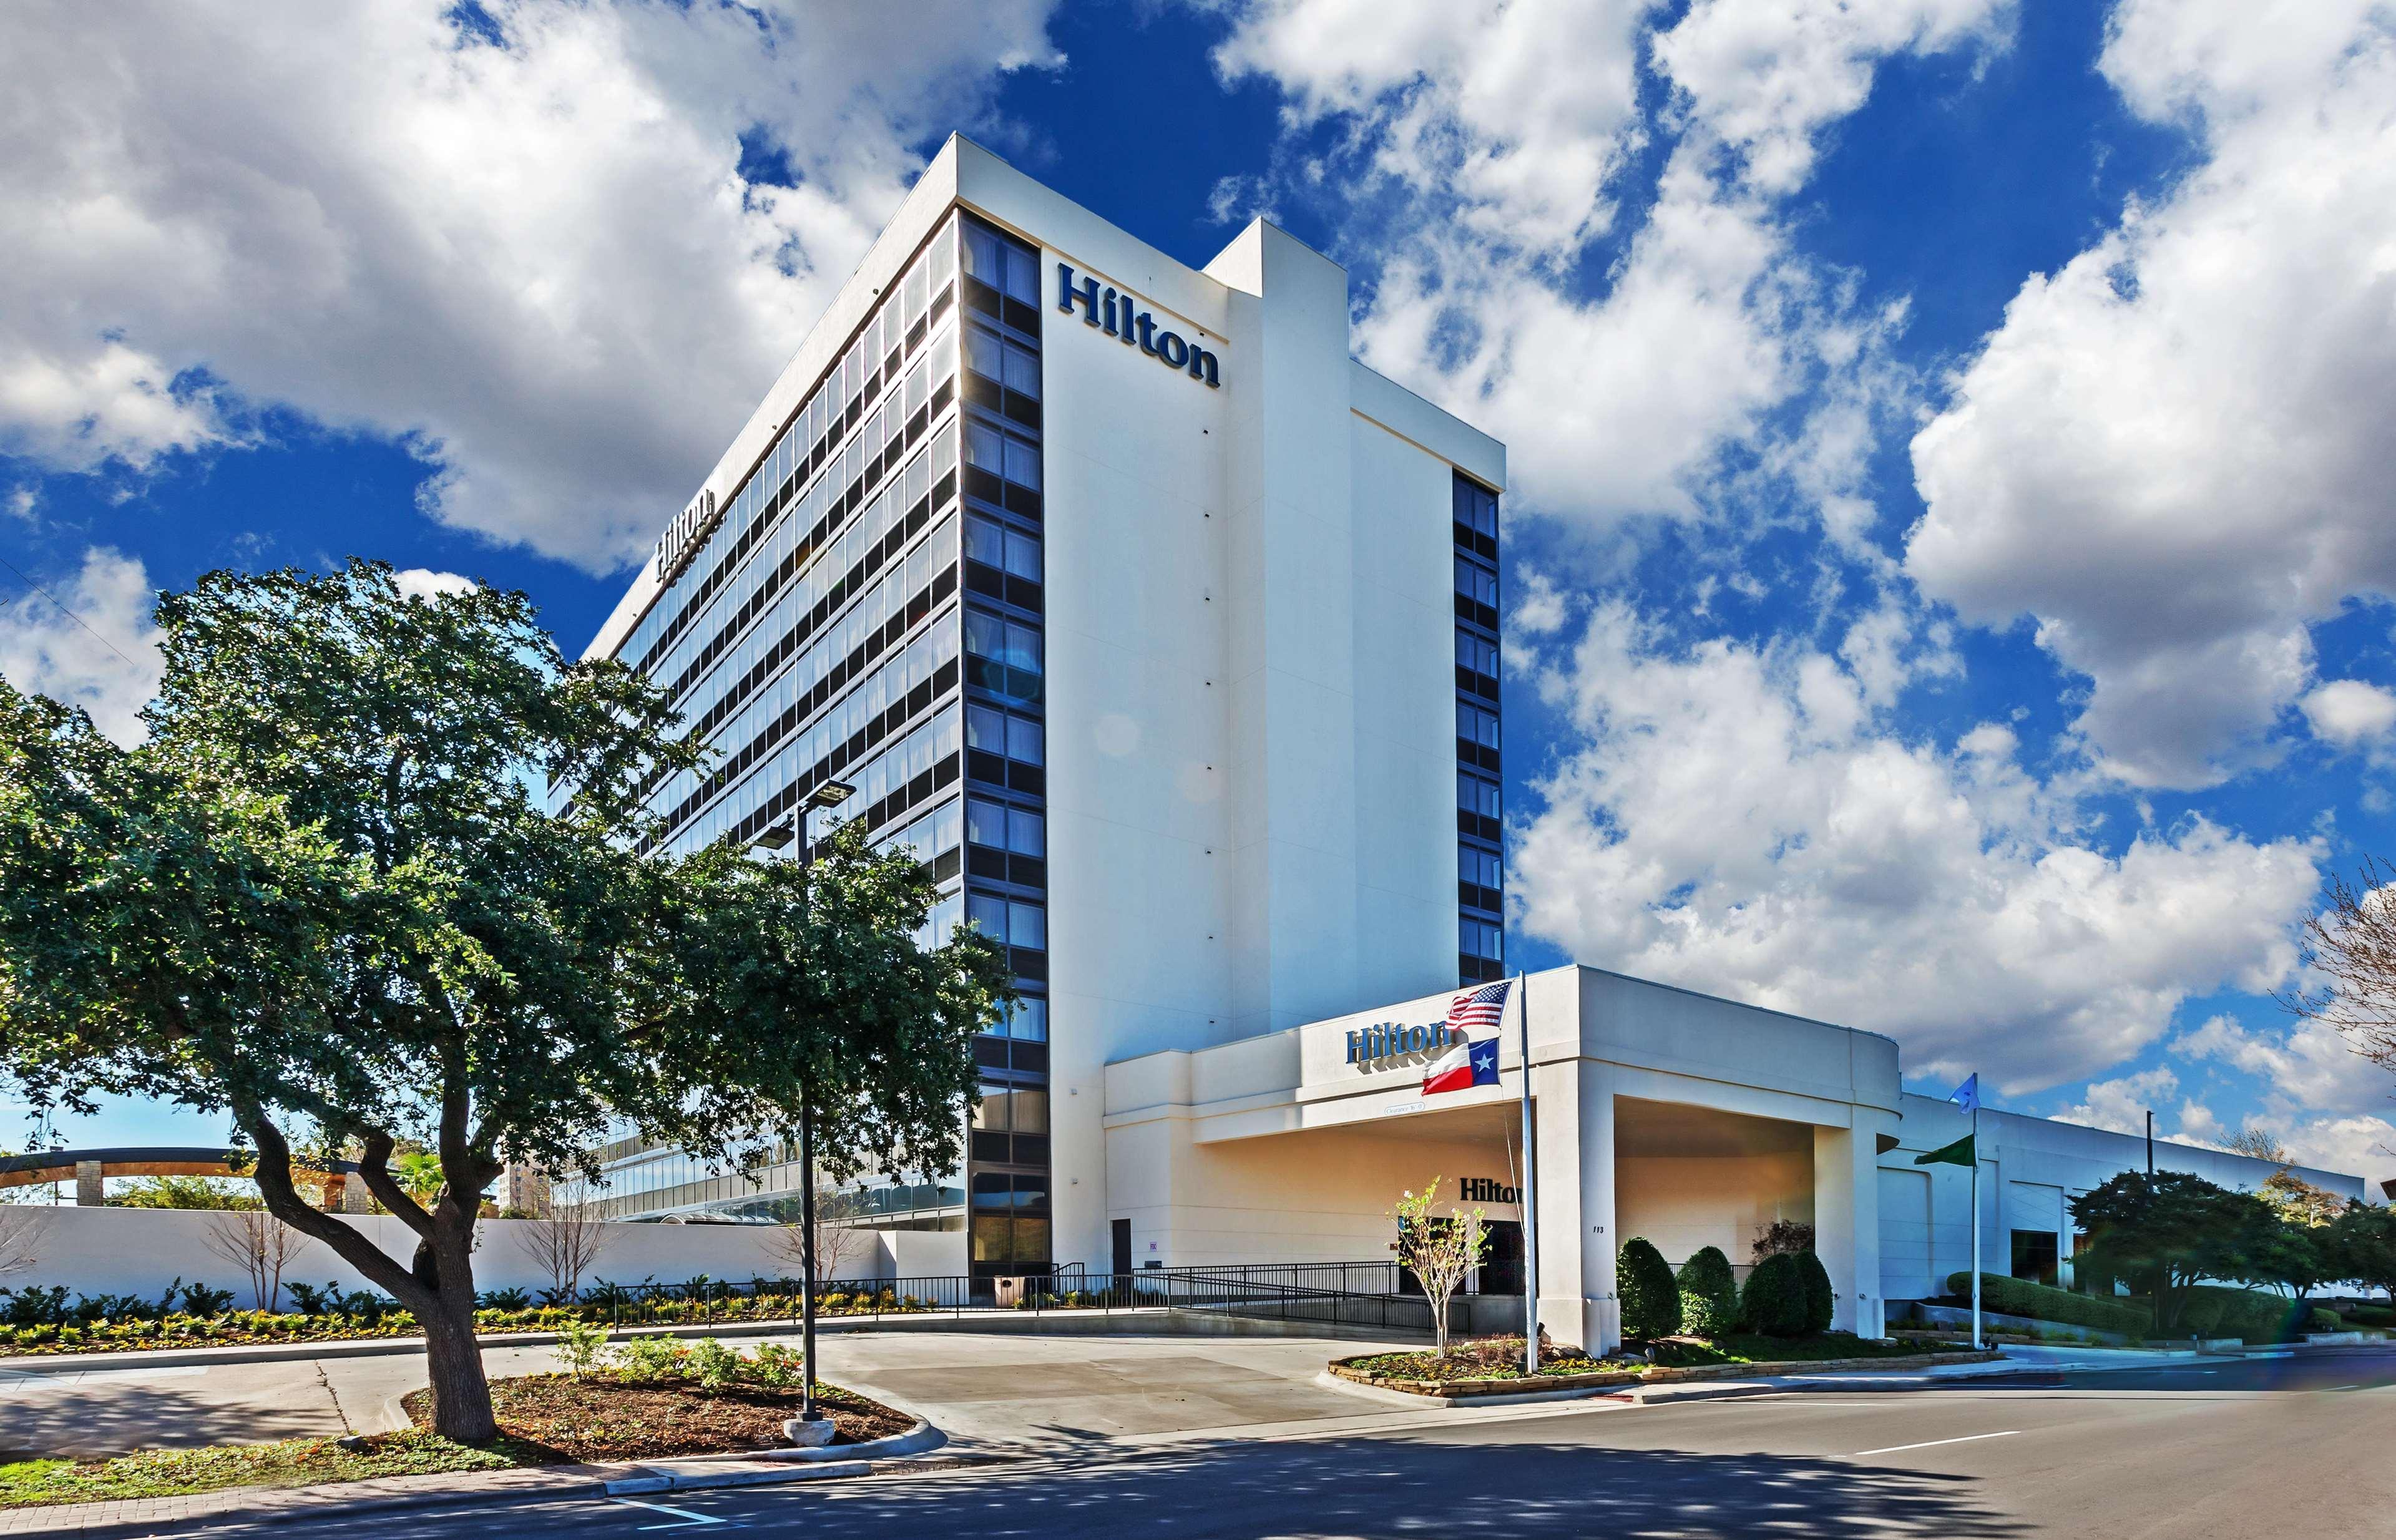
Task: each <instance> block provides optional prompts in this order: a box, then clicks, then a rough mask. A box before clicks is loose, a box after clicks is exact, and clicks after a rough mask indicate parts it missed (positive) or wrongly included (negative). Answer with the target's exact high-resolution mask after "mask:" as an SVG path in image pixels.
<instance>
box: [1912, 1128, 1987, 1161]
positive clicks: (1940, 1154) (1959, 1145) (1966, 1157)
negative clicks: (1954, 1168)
mask: <svg viewBox="0 0 2396 1540" xmlns="http://www.w3.org/2000/svg"><path fill="white" fill-rule="evenodd" d="M1975 1161H1976V1157H1975V1156H1974V1154H1973V1150H1972V1135H1969V1134H1966V1135H1963V1137H1962V1138H1960V1139H1958V1140H1956V1141H1955V1142H1954V1143H1953V1144H1950V1145H1941V1146H1940V1147H1939V1148H1937V1149H1934V1150H1932V1151H1931V1152H1930V1153H1929V1154H1927V1155H1916V1156H1915V1157H1914V1158H1913V1163H1914V1164H1915V1165H1959V1166H1968V1165H1972V1164H1974V1163H1975Z"/></svg>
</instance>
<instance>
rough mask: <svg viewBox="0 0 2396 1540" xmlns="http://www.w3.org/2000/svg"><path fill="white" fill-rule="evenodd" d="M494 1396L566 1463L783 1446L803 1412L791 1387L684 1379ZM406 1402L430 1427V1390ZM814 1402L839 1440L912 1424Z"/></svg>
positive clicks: (820, 1399) (515, 1428) (605, 1382)
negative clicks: (716, 1386)
mask: <svg viewBox="0 0 2396 1540" xmlns="http://www.w3.org/2000/svg"><path fill="white" fill-rule="evenodd" d="M491 1403H492V1406H493V1408H494V1409H495V1410H496V1411H497V1412H498V1414H499V1428H500V1431H501V1432H502V1433H504V1434H505V1435H506V1436H507V1437H509V1438H511V1439H513V1440H518V1441H520V1442H523V1443H527V1444H537V1445H539V1446H540V1447H541V1448H543V1449H546V1450H548V1451H550V1452H551V1453H552V1454H553V1455H554V1456H555V1457H556V1458H557V1459H559V1460H562V1461H563V1460H575V1461H581V1460H590V1461H599V1460H657V1459H666V1458H670V1457H672V1456H674V1455H680V1454H734V1453H738V1452H739V1451H743V1450H752V1449H787V1448H789V1447H790V1440H787V1439H785V1438H783V1437H782V1423H783V1420H784V1419H785V1418H789V1417H795V1416H797V1415H798V1414H799V1393H798V1392H797V1391H796V1390H767V1389H763V1388H761V1387H756V1386H750V1385H743V1386H736V1387H729V1388H726V1389H724V1390H720V1391H717V1392H716V1393H714V1394H713V1395H710V1394H708V1393H706V1392H704V1391H702V1390H700V1389H699V1387H697V1386H694V1385H690V1384H687V1383H684V1382H679V1381H665V1382H662V1383H657V1384H649V1385H627V1384H625V1383H623V1382H622V1381H620V1380H617V1379H614V1378H611V1377H609V1376H608V1375H606V1374H586V1375H584V1376H583V1377H582V1378H580V1379H576V1378H574V1377H573V1376H572V1375H569V1374H525V1375H520V1376H515V1377H512V1378H508V1379H495V1380H493V1381H492V1382H491ZM402 1404H403V1405H405V1406H406V1409H407V1414H408V1415H409V1416H410V1417H412V1418H414V1419H415V1420H416V1423H417V1425H418V1426H419V1427H429V1426H430V1425H431V1422H432V1415H433V1406H432V1395H431V1392H429V1391H425V1390H417V1391H412V1392H410V1393H409V1395H408V1396H407V1398H406V1401H404V1402H403V1403H402ZM816 1406H817V1408H818V1409H819V1411H821V1412H823V1413H824V1414H827V1415H829V1416H830V1417H831V1418H832V1422H833V1425H834V1426H835V1427H837V1429H838V1432H837V1433H835V1434H834V1436H833V1439H832V1442H833V1443H835V1444H858V1443H864V1442H867V1441H868V1440H873V1439H886V1438H889V1437H891V1436H893V1435H894V1434H899V1433H904V1432H906V1431H907V1429H909V1428H910V1427H914V1426H915V1419H914V1418H912V1417H910V1416H908V1415H907V1414H905V1413H903V1412H894V1411H892V1410H891V1409H890V1408H889V1407H886V1406H885V1405H883V1404H882V1403H881V1402H879V1401H868V1400H866V1399H865V1398H864V1397H863V1396H859V1395H857V1394H855V1393H853V1392H851V1391H847V1390H842V1389H839V1388H837V1387H832V1386H828V1385H818V1386H817V1387H816Z"/></svg>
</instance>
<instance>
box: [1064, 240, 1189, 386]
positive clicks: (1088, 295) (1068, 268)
mask: <svg viewBox="0 0 2396 1540" xmlns="http://www.w3.org/2000/svg"><path fill="white" fill-rule="evenodd" d="M1076 305H1079V306H1080V307H1081V308H1082V324H1083V325H1085V326H1096V327H1098V329H1099V330H1101V331H1103V332H1105V333H1106V334H1107V335H1108V336H1109V337H1111V338H1114V339H1116V340H1118V341H1120V342H1121V343H1123V345H1124V346H1125V347H1126V348H1134V347H1136V348H1138V350H1139V351H1140V352H1144V353H1146V354H1148V356H1149V357H1151V358H1153V359H1155V360H1156V361H1157V362H1159V363H1161V364H1163V365H1165V367H1166V368H1168V369H1186V370H1188V371H1189V373H1190V378H1192V379H1203V380H1205V382H1206V388H1207V389H1208V390H1212V391H1219V390H1221V389H1222V388H1223V382H1222V381H1221V380H1220V379H1218V378H1216V374H1215V355H1214V354H1213V353H1210V352H1207V351H1206V350H1205V349H1204V348H1202V347H1200V346H1198V344H1197V343H1195V342H1185V341H1183V340H1182V339H1181V337H1180V335H1179V334H1178V333H1177V332H1169V331H1165V332H1161V331H1158V330H1157V329H1156V315H1155V312H1152V311H1144V310H1138V309H1137V308H1136V307H1135V306H1134V305H1133V304H1132V297H1131V296H1130V295H1128V294H1125V293H1122V292H1120V291H1118V290H1115V289H1111V288H1105V287H1102V286H1101V285H1099V283H1098V280H1097V279H1096V278H1084V279H1082V280H1080V281H1079V282H1078V283H1077V282H1076V281H1075V280H1074V277H1073V269H1072V264H1071V263H1067V262H1059V263H1058V264H1057V308H1058V310H1060V311H1063V312H1065V313H1066V314H1068V315H1071V314H1072V312H1073V307H1074V306H1076Z"/></svg>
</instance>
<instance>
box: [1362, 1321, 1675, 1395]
mask: <svg viewBox="0 0 2396 1540" xmlns="http://www.w3.org/2000/svg"><path fill="white" fill-rule="evenodd" d="M1542 1335H1543V1336H1544V1334H1542ZM1522 1366H1523V1339H1522V1337H1521V1335H1519V1334H1517V1335H1514V1336H1496V1337H1476V1338H1473V1339H1471V1340H1469V1341H1465V1342H1458V1343H1453V1344H1451V1345H1450V1346H1449V1347H1448V1350H1447V1357H1445V1358H1444V1359H1443V1358H1441V1357H1440V1356H1439V1355H1438V1354H1436V1353H1432V1352H1429V1351H1424V1352H1416V1353H1365V1354H1360V1355H1359V1356H1357V1357H1355V1358H1344V1359H1339V1360H1337V1361H1334V1362H1333V1363H1332V1365H1331V1372H1332V1374H1336V1375H1338V1377H1339V1378H1341V1379H1344V1380H1351V1381H1353V1382H1355V1383H1356V1384H1359V1385H1378V1386H1381V1387H1385V1388H1388V1389H1392V1390H1407V1391H1412V1392H1413V1393H1414V1394H1416V1395H1418V1396H1474V1395H1498V1394H1503V1393H1505V1392H1507V1391H1522V1390H1575V1389H1580V1388H1582V1387H1588V1386H1603V1385H1629V1384H1631V1383H1633V1382H1635V1381H1636V1380H1637V1379H1638V1378H1639V1372H1640V1371H1641V1370H1643V1369H1644V1368H1645V1367H1646V1364H1644V1362H1642V1361H1639V1360H1636V1359H1593V1358H1591V1357H1590V1356H1589V1355H1588V1354H1587V1353H1584V1352H1583V1351H1581V1350H1580V1349H1579V1348H1578V1347H1552V1346H1545V1345H1543V1346H1542V1347H1540V1349H1539V1373H1538V1377H1537V1378H1536V1379H1526V1378H1524V1375H1523V1368H1522Z"/></svg>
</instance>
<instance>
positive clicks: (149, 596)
mask: <svg viewBox="0 0 2396 1540" xmlns="http://www.w3.org/2000/svg"><path fill="white" fill-rule="evenodd" d="M7 598H8V602H7V604H5V605H0V678H6V679H7V681H8V683H9V684H13V685H15V686H16V687H17V688H18V689H20V690H22V691H24V692H26V693H27V694H29V695H46V696H48V697H50V698H51V699H53V700H59V701H63V702H65V703H66V704H67V705H69V706H80V707H82V708H83V709H84V710H87V711H88V712H90V713H91V720H92V724H93V725H95V726H97V727H98V728H99V729H100V731H101V732H103V733H106V734H107V735H108V736H109V737H113V738H114V739H115V740H116V741H117V742H119V743H122V744H126V745H127V746H130V745H132V744H135V743H138V742H140V740H141V739H142V738H143V737H147V736H148V734H149V729H148V728H147V727H146V726H144V725H143V724H142V721H141V708H142V707H144V706H147V705H148V704H149V703H150V697H152V696H154V695H156V694H157V693H158V678H159V674H160V672H161V670H162V663H161V660H160V657H159V655H158V638H159V631H158V628H157V626H156V625H155V623H153V620H152V619H151V610H152V607H153V605H154V604H156V603H157V598H158V595H157V592H156V591H155V589H154V588H153V586H152V585H151V582H150V577H149V574H148V573H147V572H146V571H144V570H143V568H142V565H141V562H140V558H138V557H132V556H126V555H125V554H123V553H122V552H119V551H111V550H109V549H107V548H105V547H102V546H94V547H92V548H91V549H89V550H88V551H85V552H84V558H83V566H82V568H81V569H80V570H79V571H77V572H76V573H75V574H74V575H73V578H67V579H63V580H59V581H52V582H44V583H42V584H41V591H39V592H36V591H34V590H33V588H32V587H29V586H26V585H22V584H17V585H15V586H14V589H13V591H11V592H9V594H8V596H7Z"/></svg>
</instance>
